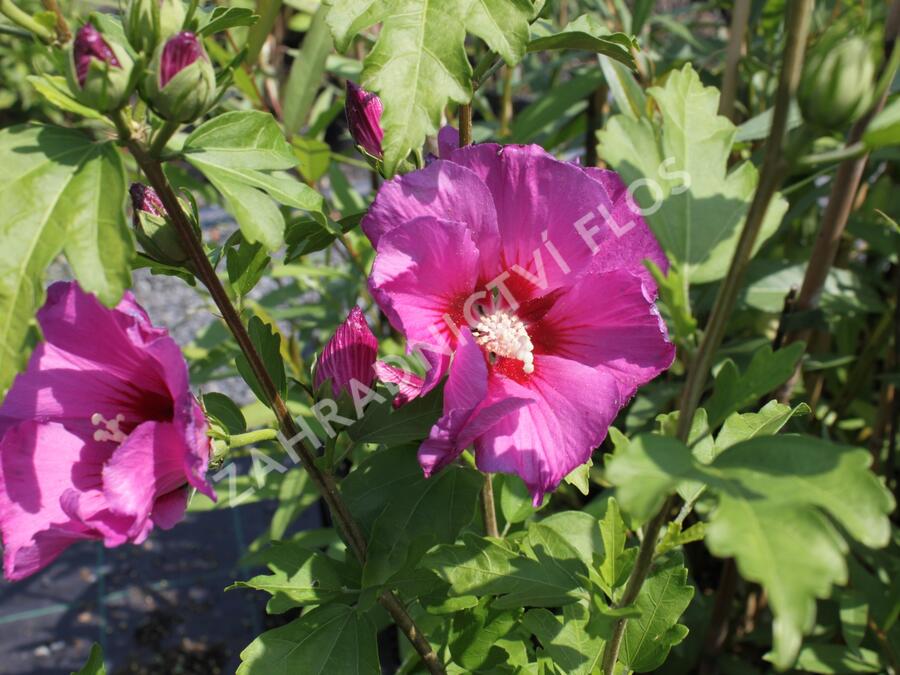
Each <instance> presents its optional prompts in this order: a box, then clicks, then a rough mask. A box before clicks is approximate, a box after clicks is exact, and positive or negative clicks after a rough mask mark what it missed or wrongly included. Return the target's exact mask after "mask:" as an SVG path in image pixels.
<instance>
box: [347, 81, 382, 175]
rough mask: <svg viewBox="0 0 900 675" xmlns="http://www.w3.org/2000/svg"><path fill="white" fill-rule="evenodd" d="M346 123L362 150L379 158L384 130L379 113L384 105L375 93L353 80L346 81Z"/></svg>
mask: <svg viewBox="0 0 900 675" xmlns="http://www.w3.org/2000/svg"><path fill="white" fill-rule="evenodd" d="M344 109H345V110H346V111H347V124H348V126H349V127H350V135H351V136H353V140H355V141H356V143H357V145H359V146H360V147H361V148H362V149H363V150H365V151H366V153H368V154H369V155H371V156H372V157H375V158H377V159H381V156H382V150H381V141H382V139H383V138H384V130H383V129H382V128H381V113H382V111H383V110H384V107H383V106H382V105H381V99H380V98H378V96H377V95H375V94H373V93H370V92H367V91H366V90H365V89H363V88H362V87H358V86H357V85H355V84H354V83H353V82H350V81H348V82H347V102H346V103H345V104H344Z"/></svg>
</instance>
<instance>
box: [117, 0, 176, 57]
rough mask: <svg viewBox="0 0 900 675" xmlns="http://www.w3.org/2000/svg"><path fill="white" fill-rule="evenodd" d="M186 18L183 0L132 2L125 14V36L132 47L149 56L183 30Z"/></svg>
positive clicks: (139, 0) (137, 0)
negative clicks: (157, 47)
mask: <svg viewBox="0 0 900 675" xmlns="http://www.w3.org/2000/svg"><path fill="white" fill-rule="evenodd" d="M184 17H185V11H184V3H183V2H182V1H181V0H131V3H130V4H129V5H128V11H127V12H126V14H125V34H126V35H127V36H128V41H129V42H130V43H131V46H132V47H134V48H135V49H136V50H137V51H139V52H144V53H146V54H148V55H149V54H152V53H153V50H155V49H156V45H158V44H159V43H160V42H165V41H166V40H168V39H169V38H170V37H172V36H173V35H174V34H175V33H177V32H178V31H180V30H181V26H182V24H183V23H184Z"/></svg>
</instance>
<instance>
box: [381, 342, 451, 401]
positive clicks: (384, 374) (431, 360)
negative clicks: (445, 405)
mask: <svg viewBox="0 0 900 675" xmlns="http://www.w3.org/2000/svg"><path fill="white" fill-rule="evenodd" d="M409 352H410V354H412V353H413V352H415V353H416V356H415V357H413V356H408V357H407V358H416V359H418V361H419V363H421V364H422V366H423V368H424V369H425V377H421V376H419V375H417V374H416V373H414V372H413V371H412V370H411V369H410V368H409V367H408V366H409V364H408V363H406V358H403V357H388V358H391V360H392V361H397V362H398V365H395V364H392V363H388V362H387V361H388V359H387V358H386V359H385V360H384V361H376V362H375V365H374V366H373V368H374V370H375V376H376V377H377V378H378V379H379V380H381V381H382V382H385V383H387V384H392V385H394V386H395V387H396V388H397V395H396V396H395V397H394V402H393V405H394V407H395V408H399V407H401V406H404V405H406V404H407V403H409V402H410V401H412V400H413V399H414V398H419V397H420V396H425V395H426V394H428V392H430V391H431V390H432V389H434V388H435V387H436V386H437V385H438V384H439V383H440V381H441V380H442V379H443V377H444V375H445V374H446V373H447V369H448V368H449V367H450V355H449V354H448V353H446V352H444V351H436V350H434V349H429V345H421V344H420V345H418V346H416V347H410V348H409Z"/></svg>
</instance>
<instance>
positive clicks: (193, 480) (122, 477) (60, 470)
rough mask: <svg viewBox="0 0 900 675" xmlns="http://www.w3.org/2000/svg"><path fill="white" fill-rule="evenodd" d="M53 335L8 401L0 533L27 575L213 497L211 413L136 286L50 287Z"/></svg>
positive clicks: (1, 423)
mask: <svg viewBox="0 0 900 675" xmlns="http://www.w3.org/2000/svg"><path fill="white" fill-rule="evenodd" d="M38 321H39V323H40V326H41V330H42V332H43V334H44V339H45V341H44V342H42V343H41V344H39V345H38V346H37V348H36V349H35V350H34V353H33V354H32V356H31V361H30V362H29V364H28V369H27V370H26V371H25V372H24V373H22V374H21V375H19V376H18V377H17V378H16V380H15V382H14V383H13V385H12V388H11V389H10V390H9V392H8V394H7V395H6V399H5V400H4V402H3V405H2V406H0V534H2V537H3V547H4V550H3V569H4V573H5V575H6V577H7V578H9V579H12V580H17V579H22V578H24V577H27V576H28V575H30V574H33V573H35V572H37V571H38V570H40V569H42V568H43V567H45V566H46V565H48V564H49V563H51V562H52V561H53V560H54V559H55V558H56V557H57V556H58V555H59V554H60V553H62V552H63V550H64V549H65V548H66V547H68V546H69V545H71V544H72V543H74V542H75V541H78V540H81V539H100V540H102V541H103V542H104V543H105V544H106V545H107V546H118V545H120V544H124V543H135V544H137V543H140V542H142V541H143V540H144V539H146V538H147V536H148V534H149V533H150V530H152V529H153V526H154V525H157V526H159V527H162V528H165V529H167V528H170V527H172V526H174V525H175V523H177V522H178V521H179V520H180V519H181V517H182V516H183V515H184V510H185V507H186V504H187V496H188V490H187V486H188V485H192V486H194V487H196V488H197V489H198V490H200V491H201V492H203V493H204V494H206V495H209V496H210V497H213V496H214V493H213V491H212V489H211V488H210V486H209V484H208V483H207V482H206V478H205V474H206V467H207V461H208V459H209V450H210V446H209V439H208V438H207V436H206V418H205V417H204V415H203V411H202V410H201V409H200V406H199V405H198V404H197V402H196V400H195V399H194V397H193V395H192V394H191V391H190V389H189V386H188V372H187V365H186V363H185V361H184V357H183V356H182V355H181V350H180V349H179V348H178V345H177V344H175V342H174V341H173V340H172V339H171V338H170V337H169V336H168V333H167V332H166V331H165V330H164V329H162V328H155V327H154V326H153V325H152V324H151V323H150V319H149V317H148V316H147V314H146V313H145V312H144V310H143V308H141V306H140V305H138V304H137V303H136V302H135V300H134V297H133V296H132V295H131V294H130V293H128V294H126V296H125V297H124V298H123V299H122V301H121V302H120V303H119V305H118V306H117V307H116V308H115V309H107V308H106V307H104V306H103V305H101V304H100V302H99V301H98V300H97V299H96V298H95V297H94V296H92V295H89V294H87V293H85V292H84V291H82V290H81V289H80V288H79V287H78V286H77V285H76V284H74V283H57V284H54V285H52V286H51V287H50V288H49V289H48V291H47V302H46V304H45V305H44V306H43V307H42V308H41V310H40V311H39V312H38Z"/></svg>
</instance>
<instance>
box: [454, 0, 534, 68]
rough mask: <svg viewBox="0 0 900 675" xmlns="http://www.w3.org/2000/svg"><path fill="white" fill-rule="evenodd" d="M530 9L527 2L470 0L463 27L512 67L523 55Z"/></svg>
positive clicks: (526, 40)
mask: <svg viewBox="0 0 900 675" xmlns="http://www.w3.org/2000/svg"><path fill="white" fill-rule="evenodd" d="M533 10H534V8H533V7H532V4H531V2H530V1H529V0H471V1H470V2H469V15H468V17H467V18H466V27H467V28H468V29H469V32H470V33H474V34H475V35H477V36H478V37H480V38H481V39H482V40H484V41H485V42H486V43H487V45H488V47H490V48H491V51H494V52H496V53H497V54H499V55H500V56H501V57H503V60H504V61H506V62H507V63H508V64H510V65H513V64H516V63H518V62H519V61H521V60H522V57H523V56H525V49H526V46H527V44H528V37H529V32H530V31H529V28H528V21H529V19H530V18H531V14H532V12H533Z"/></svg>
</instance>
